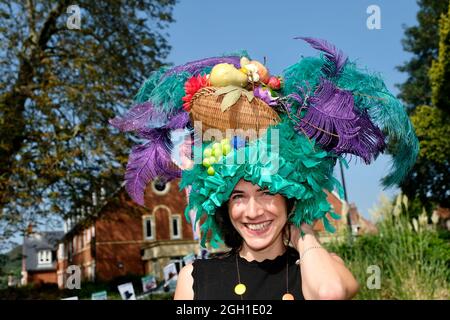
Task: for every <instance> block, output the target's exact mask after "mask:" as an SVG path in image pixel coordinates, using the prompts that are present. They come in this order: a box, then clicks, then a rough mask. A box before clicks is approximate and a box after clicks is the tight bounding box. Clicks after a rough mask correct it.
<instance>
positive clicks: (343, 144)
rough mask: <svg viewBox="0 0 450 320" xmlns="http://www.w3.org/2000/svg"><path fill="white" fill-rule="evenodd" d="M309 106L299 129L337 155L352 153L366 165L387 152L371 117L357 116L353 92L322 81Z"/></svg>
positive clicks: (298, 125) (298, 126)
mask: <svg viewBox="0 0 450 320" xmlns="http://www.w3.org/2000/svg"><path fill="white" fill-rule="evenodd" d="M291 96H292V97H293V98H294V99H295V98H296V96H295V95H291ZM297 98H298V99H300V98H301V97H300V96H298V97H297ZM306 104H307V105H308V109H307V111H306V114H305V115H304V117H303V118H301V119H300V121H299V122H298V123H297V125H296V126H295V129H296V130H297V131H300V132H303V133H305V134H306V135H307V136H308V137H309V138H311V139H315V140H316V142H317V143H318V144H320V145H321V146H322V147H323V148H324V149H325V150H327V151H330V150H332V151H334V152H336V153H337V154H341V153H351V154H354V155H357V156H360V157H361V158H363V159H364V161H365V162H366V163H369V162H370V161H371V159H372V158H374V157H376V156H377V155H378V154H379V153H380V152H381V151H383V150H384V148H385V143H384V136H383V134H382V133H381V130H380V129H379V128H378V127H376V126H375V125H374V124H373V123H372V122H371V121H370V119H369V117H368V115H367V114H357V113H356V111H355V108H354V103H353V95H352V93H351V92H350V91H346V90H342V89H339V88H337V87H336V86H335V85H334V84H333V83H332V82H331V81H330V80H327V79H323V78H322V79H321V82H320V85H319V87H318V88H317V90H316V92H315V93H314V95H313V96H312V97H310V98H309V99H308V100H307V102H306ZM301 110H302V108H300V109H299V113H300V112H301ZM299 118H300V115H299Z"/></svg>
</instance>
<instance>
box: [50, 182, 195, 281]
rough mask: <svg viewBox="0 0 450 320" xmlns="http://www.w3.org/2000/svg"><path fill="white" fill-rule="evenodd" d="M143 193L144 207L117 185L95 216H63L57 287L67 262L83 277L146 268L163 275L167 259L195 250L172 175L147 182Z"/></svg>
mask: <svg viewBox="0 0 450 320" xmlns="http://www.w3.org/2000/svg"><path fill="white" fill-rule="evenodd" d="M144 199H145V208H144V207H140V206H138V205H136V204H135V203H134V202H133V201H132V200H131V199H130V198H129V196H128V194H127V193H126V191H125V190H124V189H123V188H122V189H121V190H120V191H119V192H118V193H117V195H116V197H115V198H114V199H113V201H109V202H108V203H107V204H106V205H104V207H103V208H102V209H101V210H100V211H99V213H98V215H97V217H96V218H93V219H90V220H89V221H88V220H84V221H77V222H75V223H74V222H69V221H68V223H67V226H66V230H67V233H66V235H65V237H64V240H63V241H62V243H61V244H60V245H59V250H58V283H59V286H60V287H63V286H64V279H65V277H66V268H67V267H68V266H69V265H78V266H79V267H80V268H81V273H82V279H83V280H89V281H93V280H96V279H98V280H100V281H107V280H110V279H113V278H115V277H118V276H124V275H129V274H133V275H144V274H148V273H154V274H155V275H156V276H157V277H158V278H159V279H162V277H163V274H162V269H163V267H164V266H165V265H166V264H167V263H169V262H171V261H174V262H177V263H178V261H179V259H181V258H182V257H183V256H185V255H187V254H190V253H197V252H198V242H197V241H195V240H193V233H192V230H191V225H190V224H188V223H187V221H186V219H185V218H184V208H185V206H186V198H185V194H184V192H181V191H179V187H178V181H177V180H175V181H172V182H168V183H158V182H157V181H154V182H152V183H151V184H150V185H149V186H148V187H147V189H146V192H145V197H144Z"/></svg>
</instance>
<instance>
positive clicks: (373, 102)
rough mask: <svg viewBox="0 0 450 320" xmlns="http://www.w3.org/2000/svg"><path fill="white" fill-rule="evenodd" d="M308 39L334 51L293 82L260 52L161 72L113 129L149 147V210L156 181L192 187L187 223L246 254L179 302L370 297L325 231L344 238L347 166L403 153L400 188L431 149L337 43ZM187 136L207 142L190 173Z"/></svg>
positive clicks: (200, 264)
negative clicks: (422, 147)
mask: <svg viewBox="0 0 450 320" xmlns="http://www.w3.org/2000/svg"><path fill="white" fill-rule="evenodd" d="M302 39H303V40H305V41H306V42H308V43H309V44H310V45H311V46H312V47H313V48H315V49H318V50H320V51H321V52H322V53H323V54H322V55H321V56H320V57H317V58H311V57H307V58H302V59H301V60H300V61H298V62H297V63H295V64H293V65H291V66H289V67H288V68H286V69H285V70H284V71H283V74H282V75H281V76H273V75H270V73H269V70H268V69H267V68H266V67H265V66H264V65H263V64H262V63H260V62H258V61H256V60H251V59H250V57H249V56H248V54H247V53H246V52H242V53H239V54H234V55H230V56H221V57H212V58H206V59H202V60H197V61H193V62H188V63H186V64H184V65H181V66H177V67H174V68H171V69H164V68H163V69H160V70H158V71H156V72H154V73H153V74H152V75H151V77H150V78H149V79H147V81H145V83H144V85H143V86H142V87H141V89H140V90H139V92H138V94H137V96H136V102H137V104H136V105H135V106H134V107H133V108H132V109H131V110H130V111H129V112H128V113H127V114H126V115H125V116H124V117H122V118H115V119H113V120H112V121H111V124H112V125H114V126H115V127H117V128H118V129H120V130H122V131H134V132H136V134H137V135H138V136H139V137H140V138H142V139H146V140H148V142H147V143H145V144H143V145H140V146H138V147H136V148H133V149H132V153H131V155H130V157H129V161H128V165H127V171H126V174H125V180H126V184H125V187H126V190H127V191H128V193H129V194H130V196H131V198H132V199H133V200H134V201H135V202H137V203H139V204H141V205H144V191H145V187H146V185H147V184H148V183H149V182H150V181H151V180H152V179H155V178H156V177H160V178H166V179H167V180H170V179H173V178H179V177H181V183H180V188H181V189H183V188H185V189H186V190H190V191H188V197H187V198H188V205H187V207H186V209H185V216H186V219H187V220H188V222H191V223H192V226H193V231H194V233H196V230H197V229H196V228H195V226H196V225H197V223H201V232H200V235H199V236H201V242H200V244H201V246H202V247H206V246H207V242H209V244H210V245H211V246H213V247H217V245H218V244H220V243H221V242H223V241H224V242H225V244H227V245H228V246H229V247H230V248H231V249H232V250H231V251H230V253H229V254H228V255H225V256H223V257H220V258H217V259H211V260H207V261H206V260H205V261H203V260H202V261H200V260H199V261H196V262H194V264H193V265H190V266H186V267H185V268H183V269H182V271H181V274H180V275H179V280H178V281H179V282H178V287H177V290H176V295H175V298H176V299H214V298H216V299H236V298H237V299H255V298H264V299H281V298H284V299H292V298H295V299H302V298H306V299H349V298H351V297H353V296H354V295H355V293H356V292H357V288H358V285H357V283H356V281H355V279H354V277H353V276H352V275H351V273H350V272H349V271H348V269H347V268H346V267H345V265H344V263H343V261H342V259H340V258H339V257H338V256H336V255H334V254H330V253H328V252H327V251H326V250H325V249H324V248H322V246H321V245H320V243H319V241H318V240H317V239H316V237H315V236H314V233H313V232H312V229H311V226H312V225H313V223H314V221H316V220H319V219H320V220H322V222H323V224H324V228H325V230H326V231H330V232H333V230H334V228H333V226H332V224H330V222H329V220H328V217H331V218H334V219H337V218H339V215H337V214H335V213H334V212H333V208H332V207H331V206H330V204H329V203H328V201H327V193H326V192H325V191H328V192H333V191H335V190H336V191H338V192H339V195H340V196H341V198H342V197H343V190H342V187H341V185H340V183H339V181H338V180H337V179H335V178H334V176H333V170H334V167H335V165H336V163H337V161H342V162H344V163H345V160H344V158H343V157H344V156H345V155H350V156H355V157H359V158H361V159H362V160H363V161H364V162H365V163H366V164H369V163H371V161H373V160H374V159H376V158H377V157H378V156H379V155H380V154H382V153H384V152H385V151H389V153H390V154H391V155H392V157H393V162H392V167H391V171H390V172H389V175H388V176H387V177H385V178H384V179H383V184H384V186H392V185H398V184H399V183H400V182H401V181H402V179H403V178H404V177H405V176H406V175H407V174H408V171H409V169H410V168H412V166H413V165H414V162H415V159H416V156H417V154H418V140H417V137H416V135H415V133H414V128H413V127H412V125H411V122H410V121H409V118H408V115H407V113H406V112H405V110H404V109H403V107H402V105H401V103H400V102H399V101H398V100H397V99H396V98H395V97H394V96H393V95H392V94H391V93H390V92H389V91H388V90H387V89H386V86H385V84H384V82H383V80H382V79H380V78H379V77H378V76H377V75H374V74H370V73H368V72H366V71H365V69H360V68H359V67H358V66H357V65H356V64H355V63H354V62H351V61H350V60H349V59H348V58H347V57H346V55H344V54H343V53H342V52H341V51H340V50H338V49H336V48H335V47H334V46H333V45H332V44H330V43H328V42H326V41H324V40H320V39H313V38H302ZM157 120H158V121H157ZM194 120H195V121H194ZM161 121H162V122H163V124H161V123H160V122H161ZM156 122H158V125H156ZM198 122H201V126H197V124H198ZM180 129H181V131H182V132H189V133H192V132H193V133H194V137H196V139H195V143H194V144H193V146H192V147H191V146H189V147H187V148H186V149H187V154H186V155H184V156H182V157H181V159H182V160H181V161H179V162H181V165H178V167H177V166H175V165H174V163H173V162H174V161H173V160H172V154H174V151H175V150H174V148H173V147H174V144H173V139H172V137H173V136H174V134H175V133H176V132H179V131H177V130H180ZM249 130H250V131H251V130H253V132H251V133H255V132H256V134H247V133H248V131H249ZM243 132H247V133H243ZM223 134H225V136H226V138H225V139H222V138H223ZM197 138H199V139H198V140H197ZM191 153H192V154H193V155H194V159H191V157H190V156H191ZM175 154H176V153H175ZM241 160H244V161H241ZM294 226H295V227H294ZM300 234H301V235H302V236H300ZM288 243H290V246H291V247H290V246H288ZM299 257H300V259H299ZM297 260H299V265H297V264H296V261H297Z"/></svg>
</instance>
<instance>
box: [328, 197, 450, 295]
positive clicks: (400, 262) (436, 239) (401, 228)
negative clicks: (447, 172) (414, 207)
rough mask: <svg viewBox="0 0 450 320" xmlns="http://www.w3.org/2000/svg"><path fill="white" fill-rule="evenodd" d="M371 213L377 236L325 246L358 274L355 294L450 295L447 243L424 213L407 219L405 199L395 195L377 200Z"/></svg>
mask: <svg viewBox="0 0 450 320" xmlns="http://www.w3.org/2000/svg"><path fill="white" fill-rule="evenodd" d="M374 214H375V215H376V216H377V217H376V218H377V220H378V222H377V228H378V234H376V235H362V236H359V237H358V238H356V239H355V240H354V241H353V243H352V244H348V243H345V242H337V241H334V242H331V243H329V244H327V247H328V248H329V249H330V250H331V251H333V252H336V253H337V254H339V255H340V256H341V257H342V258H343V259H344V261H346V264H347V266H348V268H349V269H350V270H351V271H352V272H353V274H354V275H355V277H356V278H357V280H358V282H359V284H360V291H359V293H358V294H357V296H356V297H355V298H356V299H363V300H366V299H371V300H377V299H400V300H404V299H408V300H409V299H444V300H448V299H450V268H449V266H450V244H449V242H448V240H446V239H443V238H442V237H441V236H440V234H439V233H438V232H437V230H436V228H437V227H436V225H435V224H428V218H427V216H426V213H424V214H422V215H421V216H420V217H419V219H415V218H414V219H412V220H410V219H409V214H408V200H407V198H406V197H405V196H401V195H400V196H398V197H397V200H396V201H395V203H391V202H389V201H388V200H387V199H382V201H381V204H380V206H379V207H378V208H377V209H376V210H375V211H374ZM374 270H375V271H374ZM377 270H379V286H378V287H377V283H376V276H375V275H374V274H375V273H376V271H377Z"/></svg>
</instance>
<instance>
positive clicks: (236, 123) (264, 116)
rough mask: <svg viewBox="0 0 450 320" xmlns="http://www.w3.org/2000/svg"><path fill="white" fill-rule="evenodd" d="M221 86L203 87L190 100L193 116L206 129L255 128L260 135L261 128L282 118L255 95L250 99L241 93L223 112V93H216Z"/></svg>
mask: <svg viewBox="0 0 450 320" xmlns="http://www.w3.org/2000/svg"><path fill="white" fill-rule="evenodd" d="M218 89H219V88H216V87H205V88H202V89H200V90H199V91H198V92H197V93H196V94H195V95H194V97H193V98H192V100H191V117H192V120H193V121H201V122H202V131H203V133H205V131H206V130H208V129H219V130H220V131H221V132H222V133H223V134H224V135H225V134H226V130H227V129H242V130H244V131H246V130H248V129H253V130H256V132H257V133H258V135H259V134H260V130H262V129H266V128H267V127H269V126H270V125H275V124H277V123H279V122H280V121H281V119H280V117H279V116H278V114H277V112H276V111H275V110H273V109H272V108H271V107H270V106H269V105H268V104H267V103H265V102H264V101H262V100H261V99H258V98H256V97H255V98H254V99H253V100H252V102H249V101H248V100H247V97H245V96H241V97H240V98H239V100H238V101H237V102H236V103H235V104H234V105H233V106H231V107H230V108H228V109H227V110H226V111H224V112H222V110H221V109H220V104H221V102H222V99H223V95H221V96H216V95H214V93H215V91H216V90H218ZM238 132H239V131H238ZM238 135H239V134H238Z"/></svg>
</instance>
